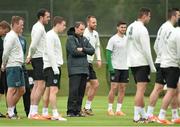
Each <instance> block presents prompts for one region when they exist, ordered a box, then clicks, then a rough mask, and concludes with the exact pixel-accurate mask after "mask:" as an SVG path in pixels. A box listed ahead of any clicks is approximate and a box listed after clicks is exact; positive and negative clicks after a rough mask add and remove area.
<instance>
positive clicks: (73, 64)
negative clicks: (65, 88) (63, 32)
mask: <svg viewBox="0 0 180 127" xmlns="http://www.w3.org/2000/svg"><path fill="white" fill-rule="evenodd" d="M84 29H85V25H84V23H83V22H81V21H80V22H76V23H75V25H74V27H72V28H70V29H69V31H68V39H67V43H66V51H67V64H68V75H69V97H68V103H67V116H68V117H81V116H84V115H83V114H82V113H81V106H82V100H83V97H84V92H85V88H86V82H87V75H88V74H89V70H88V65H89V64H88V61H87V55H93V54H94V51H95V50H94V48H93V47H92V46H91V44H90V43H89V41H88V40H87V39H86V38H85V37H83V32H84Z"/></svg>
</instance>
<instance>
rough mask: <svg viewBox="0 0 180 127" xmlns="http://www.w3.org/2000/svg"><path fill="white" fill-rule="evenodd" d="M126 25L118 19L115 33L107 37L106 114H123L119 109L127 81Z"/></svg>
mask: <svg viewBox="0 0 180 127" xmlns="http://www.w3.org/2000/svg"><path fill="white" fill-rule="evenodd" d="M126 28H127V25H126V23H125V22H122V21H119V22H118V24H117V34H115V35H114V36H112V37H111V38H110V39H109V42H108V45H107V47H106V52H107V62H108V70H109V72H110V77H111V89H110V91H109V96H108V102H109V104H108V115H110V116H114V115H117V116H124V115H125V114H124V113H123V112H122V111H121V107H122V103H123V99H124V95H125V89H126V84H127V83H128V81H129V75H128V66H127V38H126V36H125V33H126ZM116 89H117V90H118V101H117V107H116V112H115V113H114V111H113V102H114V96H115V93H116Z"/></svg>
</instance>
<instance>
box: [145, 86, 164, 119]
mask: <svg viewBox="0 0 180 127" xmlns="http://www.w3.org/2000/svg"><path fill="white" fill-rule="evenodd" d="M163 87H164V85H162V84H159V83H155V86H154V89H153V91H152V92H151V94H150V97H149V105H148V109H147V117H148V118H151V117H153V112H154V107H155V105H156V102H157V100H158V98H159V94H160V93H161V91H162V90H163Z"/></svg>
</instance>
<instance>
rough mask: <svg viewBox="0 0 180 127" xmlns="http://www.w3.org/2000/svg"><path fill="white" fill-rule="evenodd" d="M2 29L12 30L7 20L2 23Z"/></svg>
mask: <svg viewBox="0 0 180 127" xmlns="http://www.w3.org/2000/svg"><path fill="white" fill-rule="evenodd" d="M0 27H1V28H3V29H9V30H10V29H11V27H10V24H9V23H8V22H7V21H5V20H3V21H1V22H0Z"/></svg>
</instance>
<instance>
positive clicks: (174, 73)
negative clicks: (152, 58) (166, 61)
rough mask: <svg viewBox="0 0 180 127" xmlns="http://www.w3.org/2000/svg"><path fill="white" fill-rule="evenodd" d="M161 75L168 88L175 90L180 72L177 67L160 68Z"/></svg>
mask: <svg viewBox="0 0 180 127" xmlns="http://www.w3.org/2000/svg"><path fill="white" fill-rule="evenodd" d="M162 73H163V77H164V79H165V81H166V82H167V87H168V88H174V89H176V88H177V83H178V80H179V75H180V70H179V68H178V67H168V68H162Z"/></svg>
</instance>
